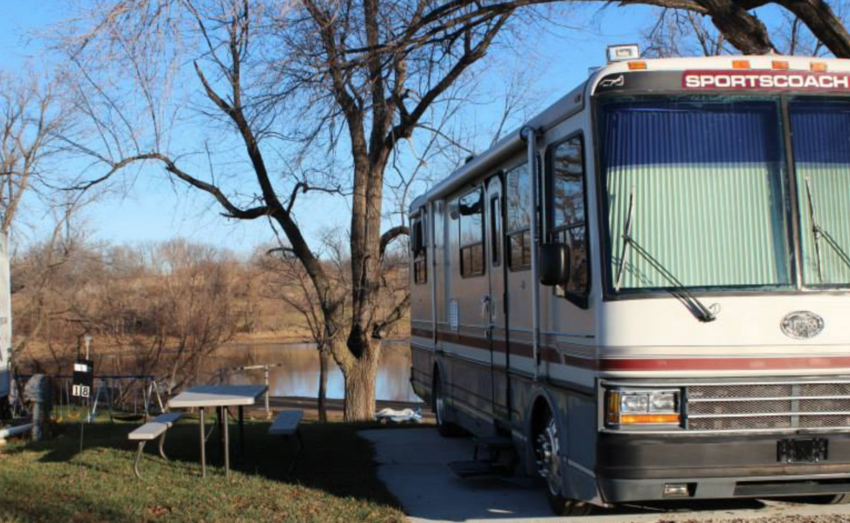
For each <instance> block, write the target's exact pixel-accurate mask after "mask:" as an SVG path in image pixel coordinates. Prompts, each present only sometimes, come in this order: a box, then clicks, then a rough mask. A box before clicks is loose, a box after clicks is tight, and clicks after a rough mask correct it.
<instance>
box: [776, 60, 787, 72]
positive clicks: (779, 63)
mask: <svg viewBox="0 0 850 523" xmlns="http://www.w3.org/2000/svg"><path fill="white" fill-rule="evenodd" d="M773 68H774V69H781V70H783V71H787V70H788V62H787V61H785V60H774V61H773Z"/></svg>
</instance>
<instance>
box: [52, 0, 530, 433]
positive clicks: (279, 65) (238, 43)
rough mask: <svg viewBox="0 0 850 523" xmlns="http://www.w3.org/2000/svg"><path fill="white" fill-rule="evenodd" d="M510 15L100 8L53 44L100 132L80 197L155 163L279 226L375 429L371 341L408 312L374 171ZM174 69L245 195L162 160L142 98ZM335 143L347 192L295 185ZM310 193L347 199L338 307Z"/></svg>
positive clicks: (324, 5)
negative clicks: (302, 209)
mask: <svg viewBox="0 0 850 523" xmlns="http://www.w3.org/2000/svg"><path fill="white" fill-rule="evenodd" d="M527 3H530V2H527ZM515 8H516V6H515V5H514V4H500V5H494V6H489V5H488V6H482V5H478V4H476V3H473V2H469V3H467V2H461V3H459V4H457V5H454V4H452V5H440V4H439V3H436V2H431V1H423V2H420V3H418V4H407V3H404V2H396V3H392V4H390V3H386V4H382V5H379V3H378V1H377V0H369V1H367V2H364V3H363V4H337V3H334V2H314V1H312V0H310V1H307V2H305V3H303V4H298V5H286V4H284V5H281V4H271V5H267V4H263V3H261V2H250V1H247V0H245V1H239V0H221V1H210V2H188V1H183V2H176V1H175V2H149V1H145V2H132V3H131V2H111V3H107V4H105V5H104V10H99V11H98V12H97V13H94V14H93V20H94V21H95V22H94V25H93V26H92V27H91V30H89V31H84V32H82V33H75V35H72V37H71V38H70V39H69V40H68V41H66V46H65V50H66V51H67V52H68V57H69V59H70V60H71V61H72V62H73V63H75V64H77V65H78V66H79V71H80V73H81V78H83V80H82V83H81V86H80V89H79V91H78V93H79V95H80V98H81V100H82V101H81V105H82V106H85V107H87V108H90V112H91V114H92V115H93V118H94V125H95V126H96V127H98V128H103V129H104V131H103V132H101V133H99V135H100V136H101V138H102V143H101V144H99V145H97V146H94V145H83V144H80V146H81V149H86V150H89V151H97V152H95V153H94V154H95V155H96V157H97V158H98V159H99V160H101V161H102V162H103V164H104V165H105V172H104V174H103V175H102V176H100V177H98V178H96V179H94V180H89V181H88V182H86V183H84V184H81V187H82V188H86V187H90V186H91V185H92V184H94V183H97V182H99V181H103V180H106V179H109V178H110V177H111V176H112V175H114V174H115V173H116V172H118V171H120V170H121V169H123V168H126V167H127V166H129V165H131V164H134V163H137V162H150V161H153V162H158V163H160V164H161V165H163V166H164V168H165V170H166V171H167V172H168V173H170V174H171V175H172V176H173V177H174V178H175V179H178V180H181V181H183V182H185V183H187V184H189V185H190V186H192V187H194V188H197V189H200V190H201V191H205V192H207V193H208V194H210V195H211V196H212V197H214V198H215V199H216V201H217V202H218V203H219V204H220V205H221V206H222V208H223V209H224V212H225V214H226V216H228V217H230V218H234V219H244V220H252V219H258V218H263V219H268V220H269V221H270V222H271V223H273V224H274V225H275V226H276V227H278V228H279V229H280V230H281V231H282V233H283V234H284V236H285V237H286V240H287V244H288V249H289V252H290V254H291V255H292V256H294V257H295V258H297V259H298V260H299V261H300V262H301V264H302V266H303V267H304V270H305V271H306V273H307V275H308V276H309V278H310V281H311V283H312V285H313V287H314V289H315V296H316V297H317V299H318V301H319V304H320V308H321V311H322V316H323V323H324V325H325V328H326V329H327V331H328V337H329V338H332V339H333V343H332V354H333V356H334V359H335V361H336V362H337V364H338V365H339V366H340V368H341V369H342V372H343V375H344V377H345V386H346V406H345V417H346V419H348V420H362V419H371V418H372V416H373V415H374V403H375V376H376V373H377V368H378V361H379V357H380V352H381V347H382V342H381V340H382V339H383V338H384V337H385V336H386V335H387V333H388V332H390V331H391V330H392V329H393V327H394V326H395V324H396V323H398V322H399V321H400V320H401V319H402V318H403V317H404V315H405V313H406V311H407V307H408V303H409V298H408V296H407V293H406V292H401V293H397V292H396V289H395V288H394V286H393V285H394V284H393V283H391V282H388V281H387V279H386V278H385V274H387V271H386V270H385V269H386V262H387V256H386V255H387V252H388V249H389V247H390V246H391V244H392V243H393V242H394V241H395V240H397V239H398V238H399V237H402V236H404V235H406V234H407V232H408V229H407V227H406V226H405V224H404V222H403V221H401V222H397V223H396V224H390V226H389V227H388V228H386V229H385V230H384V232H382V229H384V226H385V218H386V216H385V214H384V213H383V201H384V184H385V179H384V174H385V171H386V169H387V167H388V165H390V163H391V159H392V158H393V157H394V154H395V153H396V152H397V147H398V146H399V145H400V144H401V143H403V142H404V141H406V140H410V139H411V138H412V136H413V133H414V131H415V130H416V129H417V128H418V127H419V126H420V125H423V124H426V123H428V122H427V120H428V119H429V118H430V117H431V116H433V114H434V113H433V109H434V107H436V106H437V105H439V104H441V103H443V104H444V103H446V102H445V100H444V99H443V98H442V97H443V96H444V95H446V94H447V93H450V92H451V89H450V88H451V87H452V86H453V85H454V84H455V82H457V81H458V79H459V78H461V77H462V76H463V75H464V73H465V72H466V71H467V70H469V68H470V67H472V66H473V65H474V64H475V63H476V62H477V61H479V60H480V59H481V58H482V57H483V56H484V55H485V54H486V52H487V50H488V49H489V48H490V46H491V45H492V43H493V42H494V40H495V38H496V36H497V35H498V34H499V33H500V31H501V30H502V29H503V28H504V27H505V26H506V24H507V22H508V19H509V18H510V17H511V15H512V14H513V13H514V11H515ZM193 45H195V47H191V46H193ZM187 50H190V51H187ZM178 51H179V52H191V53H194V54H193V56H192V58H194V60H193V61H191V62H186V61H183V60H177V59H174V58H172V55H171V54H169V53H177V52H178ZM156 57H158V59H159V62H157V63H158V64H162V65H161V66H160V67H159V69H158V68H157V65H155V64H154V63H153V62H154V61H156V59H157V58H156ZM119 63H120V64H123V65H122V67H121V74H123V73H124V70H125V68H124V66H129V69H130V70H131V71H134V72H133V74H132V76H133V79H132V80H133V82H135V85H136V86H137V88H138V92H140V93H141V94H142V96H141V98H140V99H142V100H144V101H146V104H145V105H144V108H143V109H139V110H138V111H136V113H134V115H133V117H130V116H129V115H127V112H128V111H126V110H125V108H124V106H123V104H122V103H121V100H122V99H121V96H122V94H126V92H124V91H123V89H126V86H127V83H128V80H127V79H125V81H124V82H123V83H121V82H118V81H115V80H114V76H113V77H112V80H107V78H108V73H109V72H112V73H113V74H114V73H115V72H116V71H109V67H111V64H115V65H116V66H117V64H119ZM178 63H191V67H192V71H191V72H192V74H194V75H195V79H194V82H193V85H194V86H197V87H198V88H199V89H200V93H201V94H202V95H203V97H204V98H205V102H202V101H201V100H197V103H198V104H199V106H201V112H202V114H203V115H204V116H206V117H208V118H209V119H210V121H211V122H214V123H215V124H216V125H218V126H219V128H225V129H228V130H229V131H231V132H233V135H231V136H233V137H235V139H236V140H238V141H239V142H240V143H241V147H242V148H243V152H244V155H245V159H246V165H245V167H249V168H250V170H251V172H252V178H253V183H254V184H255V185H254V187H255V189H253V191H251V192H250V193H249V194H246V193H245V191H244V188H245V184H246V183H247V182H248V181H249V180H248V179H246V178H244V177H242V178H240V183H239V185H240V187H239V189H235V188H232V187H231V188H230V189H229V190H228V188H226V186H225V185H223V184H222V180H221V179H220V178H216V177H215V175H214V173H210V174H209V175H208V176H205V177H203V178H202V176H203V175H201V174H199V173H190V169H192V168H193V165H192V162H191V161H187V160H186V158H185V157H184V156H181V155H180V154H179V153H175V152H174V151H171V150H168V147H169V146H170V145H171V144H169V143H168V140H166V139H165V138H164V134H163V132H162V131H163V129H164V123H163V118H162V115H163V114H164V113H165V112H167V111H166V110H164V109H163V105H162V104H161V102H162V100H163V98H162V97H161V96H159V94H150V93H151V92H153V91H154V90H160V88H159V87H158V86H159V85H161V83H160V82H159V79H161V77H160V76H159V73H161V72H162V71H167V72H168V74H170V75H172V77H171V78H170V80H169V81H170V82H174V76H173V75H174V74H176V75H178V76H179V74H180V72H177V73H175V71H174V69H172V68H171V67H170V65H169V64H178ZM182 73H183V74H185V71H182ZM110 87H113V88H115V89H114V91H116V92H115V94H110V93H111V91H110V90H109V88H110ZM190 98H191V97H190ZM196 98H197V97H196ZM196 98H195V99H196ZM201 104H203V105H201ZM104 113H105V114H108V115H110V117H108V118H107V117H106V116H103V114H104ZM144 113H147V114H148V115H149V117H148V119H147V123H146V129H147V131H149V132H150V133H151V134H150V135H148V136H149V137H148V138H147V139H146V140H144V141H143V140H141V139H140V138H139V136H140V134H139V130H140V127H139V126H138V121H139V118H138V117H139V115H143V114H144ZM174 118H176V117H174ZM174 118H172V120H173V119H174ZM106 122H118V125H107V124H106ZM292 122H295V123H292ZM287 124H288V125H287ZM293 143H295V144H297V146H296V147H295V150H294V151H293V150H290V151H288V152H289V153H290V155H288V156H287V158H288V161H287V162H277V161H276V160H277V159H278V157H279V155H280V154H281V152H282V149H285V148H287V147H289V149H292V148H293V147H292V146H291V144H293ZM343 145H344V146H347V147H348V149H349V151H350V154H347V155H345V156H344V158H342V159H339V160H338V161H337V162H336V163H335V164H334V166H332V168H335V169H338V170H346V171H347V172H348V174H347V175H346V176H344V179H345V184H344V185H345V186H344V187H342V188H341V185H339V184H338V185H326V184H323V183H321V182H325V181H329V180H331V179H332V176H330V174H329V173H328V172H327V171H328V169H315V171H323V173H322V174H321V176H320V177H319V180H320V182H319V183H315V181H316V178H315V177H314V178H313V179H307V178H304V177H302V176H301V173H304V172H308V170H307V169H303V168H302V167H301V166H302V165H304V164H306V163H308V162H312V163H313V165H316V164H317V163H318V164H319V165H320V166H321V167H323V168H324V167H326V166H327V165H328V164H324V165H323V164H321V160H317V157H319V156H327V153H325V152H322V151H328V152H330V153H331V155H333V154H335V153H337V152H338V151H340V150H341V149H342V146H343ZM317 149H319V150H320V151H319V153H317ZM281 172H282V173H283V174H280V173H281ZM294 173H298V174H294ZM281 187H286V188H287V189H281ZM317 190H321V191H327V192H336V193H338V194H343V195H345V196H346V197H347V199H348V202H349V204H350V209H351V214H350V216H351V222H350V228H349V234H350V239H349V248H348V255H349V266H348V271H349V273H350V279H351V282H352V284H351V293H350V296H348V297H347V302H348V303H347V306H346V307H345V308H343V307H341V305H340V303H339V301H338V300H337V299H336V298H335V289H334V285H333V282H332V280H331V278H330V277H329V276H328V274H327V272H326V270H325V267H324V265H323V263H322V261H321V260H320V259H319V257H318V256H317V255H316V253H315V251H314V250H313V249H312V248H311V247H310V245H308V242H307V239H306V238H305V237H304V235H303V233H302V230H301V228H300V226H299V224H298V221H297V220H296V217H295V212H296V203H297V199H298V197H299V195H303V194H305V193H307V192H310V191H317ZM346 326H347V327H346ZM343 332H345V334H344V335H342V334H341V333H343Z"/></svg>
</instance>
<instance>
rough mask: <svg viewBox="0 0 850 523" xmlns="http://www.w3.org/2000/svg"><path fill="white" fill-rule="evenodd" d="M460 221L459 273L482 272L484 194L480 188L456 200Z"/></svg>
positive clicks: (477, 274) (472, 273)
mask: <svg viewBox="0 0 850 523" xmlns="http://www.w3.org/2000/svg"><path fill="white" fill-rule="evenodd" d="M458 221H459V222H460V225H459V226H460V275H461V276H462V277H464V278H468V277H471V276H480V275H482V274H484V196H483V195H482V192H481V189H476V190H475V191H473V192H471V193H469V194H467V195H466V196H464V197H463V198H461V199H460V201H459V202H458Z"/></svg>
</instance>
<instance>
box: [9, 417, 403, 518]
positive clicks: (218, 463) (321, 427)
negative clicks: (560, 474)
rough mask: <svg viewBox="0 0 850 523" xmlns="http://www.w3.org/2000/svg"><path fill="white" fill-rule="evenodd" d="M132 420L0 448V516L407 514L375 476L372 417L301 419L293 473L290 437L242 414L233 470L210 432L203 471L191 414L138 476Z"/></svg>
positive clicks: (148, 452)
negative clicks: (301, 445)
mask: <svg viewBox="0 0 850 523" xmlns="http://www.w3.org/2000/svg"><path fill="white" fill-rule="evenodd" d="M185 419H186V418H185V417H184V420H185ZM136 426H137V424H133V423H120V422H119V423H115V424H110V423H94V424H90V425H86V427H85V447H84V450H83V452H82V453H81V452H80V451H79V425H77V424H74V423H62V424H59V425H57V427H58V431H59V434H58V435H57V436H56V437H55V438H54V439H52V440H51V441H49V442H45V443H39V444H24V443H11V444H9V445H7V446H5V447H0V523H23V522H36V521H38V522H51V523H54V522H57V523H58V522H123V521H133V522H135V521H145V522H147V521H157V522H192V523H201V522H205V523H213V522H227V523H235V522H265V521H287V522H311V521H316V522H337V521H338V522H346V523H347V522H360V521H365V522H401V521H402V520H403V519H404V515H403V514H402V512H401V511H400V510H399V508H398V503H397V501H396V500H395V499H394V498H393V497H392V495H391V494H389V492H388V491H387V490H386V489H385V487H384V485H383V484H382V483H381V482H380V480H378V478H377V473H376V469H375V465H374V463H373V461H372V456H373V451H372V448H371V445H370V444H369V443H368V442H367V441H365V440H363V439H361V438H359V437H358V436H357V434H356V431H357V430H360V429H363V428H368V427H370V426H366V425H349V424H343V423H329V424H318V423H310V422H306V423H302V427H303V428H302V434H303V436H304V441H305V446H306V448H305V451H304V454H303V455H302V456H301V458H300V459H299V460H298V461H297V464H296V465H295V468H294V469H293V470H292V473H291V474H288V473H287V470H288V468H289V464H290V463H291V460H292V458H293V456H294V455H295V450H296V448H297V444H296V443H295V441H294V440H282V439H280V438H274V437H271V436H268V435H267V434H266V430H267V428H268V424H267V423H261V422H248V421H246V427H245V442H246V445H245V451H246V452H245V456H244V457H240V456H239V453H238V426H237V425H235V424H233V425H231V430H230V436H231V444H232V445H233V446H232V449H233V450H232V451H231V475H230V478H229V479H226V478H225V477H224V468H223V466H222V460H221V459H220V457H219V452H218V439H217V433H213V436H212V437H211V438H210V441H209V442H208V444H207V478H206V479H202V478H201V477H200V463H199V461H198V460H199V457H198V452H199V450H198V425H197V421H196V420H192V419H189V420H187V421H185V422H181V423H180V424H178V425H177V426H176V427H174V428H172V429H171V430H170V431H169V432H168V436H167V438H166V443H165V452H166V454H167V455H168V456H169V458H170V459H171V461H169V462H166V461H163V460H162V459H161V458H160V457H159V456H158V454H157V453H156V449H157V445H156V442H152V443H148V445H147V447H146V448H145V456H144V457H143V459H142V463H141V466H140V469H141V472H142V475H143V476H144V478H145V479H144V480H142V481H139V480H137V479H136V477H135V475H134V474H133V459H134V457H135V449H136V445H135V443H134V442H130V441H128V440H127V434H128V433H129V432H130V431H131V430H133V429H134V428H135V427H136ZM211 426H212V425H208V427H211ZM376 426H377V425H376ZM388 430H392V429H388Z"/></svg>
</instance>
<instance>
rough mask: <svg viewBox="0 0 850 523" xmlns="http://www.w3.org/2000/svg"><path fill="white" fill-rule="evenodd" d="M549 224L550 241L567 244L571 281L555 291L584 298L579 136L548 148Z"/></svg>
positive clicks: (585, 272) (584, 241)
mask: <svg viewBox="0 0 850 523" xmlns="http://www.w3.org/2000/svg"><path fill="white" fill-rule="evenodd" d="M549 154H550V157H549V162H548V164H549V166H550V170H551V172H550V176H549V183H550V186H549V194H550V195H551V199H550V202H551V205H550V206H549V209H550V211H549V220H550V221H549V226H550V229H549V230H550V231H551V240H552V241H555V242H559V243H564V244H567V245H569V246H570V253H571V257H572V260H571V263H570V267H571V269H570V281H569V282H568V283H567V285H565V286H562V287H560V288H558V289H557V290H556V292H557V293H558V294H559V295H560V296H565V295H566V296H567V297H570V296H573V297H586V296H587V293H588V290H589V281H590V278H589V270H588V264H587V234H586V232H587V227H586V223H585V187H584V179H585V177H584V154H583V140H582V137H581V136H576V137H574V138H570V139H569V140H567V141H565V142H562V143H560V144H558V145H555V146H553V147H552V148H551V149H550V151H549Z"/></svg>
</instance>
